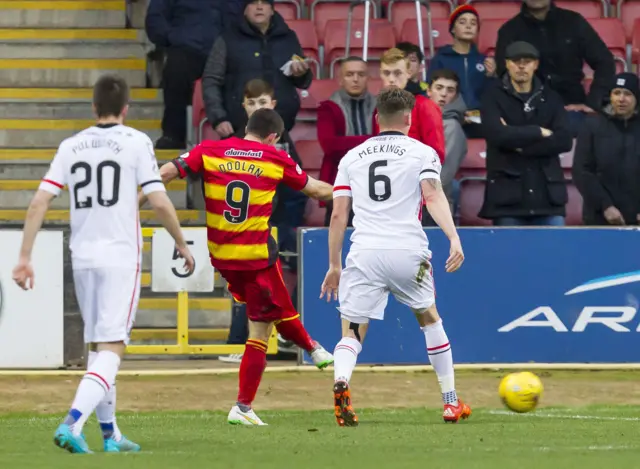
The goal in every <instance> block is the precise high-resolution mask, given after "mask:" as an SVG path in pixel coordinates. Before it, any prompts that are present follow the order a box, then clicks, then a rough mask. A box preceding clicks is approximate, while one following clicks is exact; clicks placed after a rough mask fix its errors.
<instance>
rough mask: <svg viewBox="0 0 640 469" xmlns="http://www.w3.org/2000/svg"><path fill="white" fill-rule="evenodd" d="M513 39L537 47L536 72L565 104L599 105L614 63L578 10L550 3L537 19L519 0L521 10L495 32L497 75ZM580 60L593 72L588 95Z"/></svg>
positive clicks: (607, 86) (501, 71) (582, 64)
mask: <svg viewBox="0 0 640 469" xmlns="http://www.w3.org/2000/svg"><path fill="white" fill-rule="evenodd" d="M515 41H526V42H528V43H530V44H532V45H534V46H535V47H536V49H538V51H539V52H540V57H541V60H540V68H539V70H538V74H539V76H540V77H541V78H542V79H543V80H544V81H545V84H546V85H548V86H550V87H551V89H553V90H555V91H557V92H558V94H560V96H561V97H562V99H563V101H564V104H565V105H566V104H587V105H588V106H590V107H591V108H593V109H601V108H602V106H603V104H604V100H605V99H606V97H607V96H608V93H609V88H610V87H609V85H610V84H611V81H612V80H613V77H614V75H615V62H614V59H613V55H612V54H611V52H610V51H609V50H608V49H607V46H606V44H605V43H604V42H603V41H602V39H601V38H600V36H598V33H597V32H596V31H595V30H594V29H593V28H592V27H591V25H590V24H589V22H588V21H587V20H586V19H584V17H583V16H582V15H581V14H580V13H577V12H574V11H571V10H565V9H564V8H558V7H556V6H555V5H554V4H553V3H552V4H551V10H550V11H549V13H548V14H547V17H546V18H545V19H544V20H543V21H540V20H537V19H535V18H534V17H533V16H531V14H530V13H529V12H528V10H527V7H526V5H525V4H524V3H523V4H522V10H521V12H520V13H519V14H518V15H516V16H514V17H513V18H511V19H510V20H509V21H507V22H506V23H505V24H504V25H503V26H502V27H501V28H500V31H499V32H498V43H497V45H496V66H497V72H498V76H501V75H502V74H503V73H504V71H505V53H506V49H507V46H509V44H511V43H512V42H515ZM584 62H586V63H587V64H588V65H589V66H590V67H591V68H592V69H593V70H594V71H595V74H594V79H593V83H592V84H591V89H590V92H589V97H588V98H587V96H586V93H585V91H584V88H583V86H582V80H583V79H584V73H583V71H582V69H583V66H584Z"/></svg>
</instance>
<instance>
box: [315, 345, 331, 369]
mask: <svg viewBox="0 0 640 469" xmlns="http://www.w3.org/2000/svg"><path fill="white" fill-rule="evenodd" d="M315 344H316V348H314V349H313V351H312V352H311V353H310V354H309V355H311V360H313V364H314V365H315V366H316V367H317V368H318V369H319V370H324V369H325V368H326V367H328V366H329V365H332V364H333V355H331V354H330V353H329V352H327V351H326V350H325V349H324V347H323V346H322V345H320V344H319V343H318V342H315Z"/></svg>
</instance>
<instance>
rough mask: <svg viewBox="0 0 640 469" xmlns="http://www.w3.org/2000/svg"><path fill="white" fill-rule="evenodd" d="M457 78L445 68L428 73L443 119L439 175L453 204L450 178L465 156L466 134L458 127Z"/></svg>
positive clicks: (461, 110)
mask: <svg viewBox="0 0 640 469" xmlns="http://www.w3.org/2000/svg"><path fill="white" fill-rule="evenodd" d="M459 89H460V79H459V78H458V75H456V72H454V71H453V70H448V69H440V70H436V71H435V72H433V73H432V74H431V83H429V97H430V98H431V100H432V101H434V102H435V103H436V104H437V105H438V106H440V109H441V110H442V119H443V122H444V143H445V148H446V156H445V158H444V164H443V165H442V173H441V174H440V178H441V180H442V186H443V188H444V191H445V194H447V198H448V199H449V203H450V204H451V205H452V207H453V206H455V204H454V199H455V197H454V192H456V191H455V190H454V189H455V188H454V178H455V175H456V173H457V172H458V169H459V168H460V164H461V163H462V160H464V158H465V156H466V155H467V137H466V136H465V134H464V130H462V124H463V123H464V115H465V111H466V107H465V105H464V100H463V99H462V97H461V96H460V93H459Z"/></svg>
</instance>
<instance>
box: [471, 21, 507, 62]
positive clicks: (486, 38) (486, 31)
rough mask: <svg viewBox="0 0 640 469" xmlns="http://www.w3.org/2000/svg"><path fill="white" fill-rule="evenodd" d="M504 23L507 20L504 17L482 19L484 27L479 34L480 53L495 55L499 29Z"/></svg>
mask: <svg viewBox="0 0 640 469" xmlns="http://www.w3.org/2000/svg"><path fill="white" fill-rule="evenodd" d="M504 23H505V20H502V19H498V20H484V21H482V27H481V28H480V33H479V35H478V49H479V50H480V53H482V54H485V55H488V56H491V57H492V56H494V55H495V49H496V43H497V42H498V31H499V30H500V27H501V26H502V25H503V24H504Z"/></svg>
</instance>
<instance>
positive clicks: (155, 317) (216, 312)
mask: <svg viewBox="0 0 640 469" xmlns="http://www.w3.org/2000/svg"><path fill="white" fill-rule="evenodd" d="M177 305H178V302H177V297H175V296H173V297H170V298H157V297H156V298H140V303H139V305H138V313H137V315H136V321H135V327H136V328H139V327H154V328H169V327H176V311H177ZM230 322H231V299H230V298H189V327H208V328H217V327H228V326H229V324H230Z"/></svg>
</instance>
